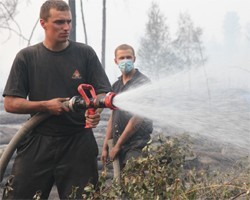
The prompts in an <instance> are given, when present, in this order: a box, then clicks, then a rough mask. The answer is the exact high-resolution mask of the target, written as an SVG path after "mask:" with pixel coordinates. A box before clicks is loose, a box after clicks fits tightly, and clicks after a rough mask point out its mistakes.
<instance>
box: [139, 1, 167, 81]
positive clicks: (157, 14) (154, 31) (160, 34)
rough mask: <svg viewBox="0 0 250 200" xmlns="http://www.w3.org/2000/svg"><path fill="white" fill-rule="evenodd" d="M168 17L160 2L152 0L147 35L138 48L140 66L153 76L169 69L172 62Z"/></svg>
mask: <svg viewBox="0 0 250 200" xmlns="http://www.w3.org/2000/svg"><path fill="white" fill-rule="evenodd" d="M165 22H166V18H165V16H164V15H163V14H162V13H161V11H160V8H159V6H158V4H156V3H155V2H152V5H151V9H150V11H149V14H148V22H147V24H146V33H145V36H144V37H142V38H141V40H140V46H139V50H138V54H137V55H138V63H139V67H140V68H141V69H143V70H144V71H145V72H146V73H148V74H150V76H152V77H153V78H158V77H159V76H160V74H161V73H162V72H164V71H168V70H169V69H170V66H171V62H172V53H171V46H170V45H171V39H170V33H169V28H168V26H167V25H166V24H165Z"/></svg>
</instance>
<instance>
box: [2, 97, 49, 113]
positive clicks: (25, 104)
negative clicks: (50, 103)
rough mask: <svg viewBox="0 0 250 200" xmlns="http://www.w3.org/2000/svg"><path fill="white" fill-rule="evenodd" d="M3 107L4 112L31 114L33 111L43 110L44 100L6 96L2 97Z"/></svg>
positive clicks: (44, 109) (44, 107) (44, 108)
mask: <svg viewBox="0 0 250 200" xmlns="http://www.w3.org/2000/svg"><path fill="white" fill-rule="evenodd" d="M4 108H5V110H6V112H10V113H18V114H31V113H35V112H45V111H46V102H45V101H28V100H26V99H24V98H19V97H10V96H6V97H5V98H4Z"/></svg>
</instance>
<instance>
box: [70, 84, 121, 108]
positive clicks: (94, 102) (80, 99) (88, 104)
mask: <svg viewBox="0 0 250 200" xmlns="http://www.w3.org/2000/svg"><path fill="white" fill-rule="evenodd" d="M86 90H88V91H89V92H90V94H91V96H92V97H91V98H89V97H88V96H87V95H86V93H85V91H86ZM78 92H79V93H80V94H81V96H74V97H72V98H71V99H70V100H69V108H70V110H72V111H74V112H78V111H81V110H83V109H94V110H95V109H97V108H109V109H111V110H115V109H117V107H115V106H114V105H113V99H114V97H115V95H116V94H115V93H113V92H109V93H107V94H106V95H103V96H98V97H97V96H96V93H95V90H94V88H93V86H92V85H89V84H81V85H79V86H78Z"/></svg>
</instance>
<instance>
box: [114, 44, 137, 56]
mask: <svg viewBox="0 0 250 200" xmlns="http://www.w3.org/2000/svg"><path fill="white" fill-rule="evenodd" d="M127 49H131V50H132V53H133V56H135V51H134V48H133V47H132V46H130V45H128V44H121V45H119V46H118V47H116V49H115V56H116V53H117V51H118V50H127Z"/></svg>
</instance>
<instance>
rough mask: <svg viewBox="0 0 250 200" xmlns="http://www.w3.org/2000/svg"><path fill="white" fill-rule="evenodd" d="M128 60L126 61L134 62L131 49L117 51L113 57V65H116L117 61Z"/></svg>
mask: <svg viewBox="0 0 250 200" xmlns="http://www.w3.org/2000/svg"><path fill="white" fill-rule="evenodd" d="M124 59H128V60H133V62H134V61H135V57H134V55H133V51H132V50H131V49H126V50H118V51H117V52H116V56H115V63H116V64H118V63H119V61H121V60H124Z"/></svg>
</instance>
